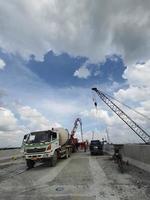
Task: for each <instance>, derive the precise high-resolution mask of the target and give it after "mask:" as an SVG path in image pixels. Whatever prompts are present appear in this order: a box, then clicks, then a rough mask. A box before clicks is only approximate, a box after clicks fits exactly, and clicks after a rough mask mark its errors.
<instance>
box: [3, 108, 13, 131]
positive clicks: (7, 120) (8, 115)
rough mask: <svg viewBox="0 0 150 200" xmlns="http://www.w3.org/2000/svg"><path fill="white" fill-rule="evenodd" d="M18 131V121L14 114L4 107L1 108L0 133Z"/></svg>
mask: <svg viewBox="0 0 150 200" xmlns="http://www.w3.org/2000/svg"><path fill="white" fill-rule="evenodd" d="M15 130H17V119H16V117H15V116H14V114H13V113H12V112H11V111H10V110H8V109H6V108H3V107H0V131H15Z"/></svg>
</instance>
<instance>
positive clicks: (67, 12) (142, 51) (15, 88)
mask: <svg viewBox="0 0 150 200" xmlns="http://www.w3.org/2000/svg"><path fill="white" fill-rule="evenodd" d="M110 4H111V5H110ZM89 5H90V9H87V8H89ZM109 6H110V7H111V10H110V7H109ZM148 7H150V6H149V5H146V3H142V2H140V1H139V2H138V4H137V9H135V5H134V4H133V1H123V2H122V5H120V4H119V2H118V1H116V2H115V3H113V2H111V3H110V2H109V3H108V2H107V1H106V2H104V1H103V0H100V1H95V2H94V3H91V1H84V0H83V1H82V3H77V2H76V1H74V0H72V1H65V2H64V3H62V2H61V1H59V0H58V1H54V0H51V1H48V0H45V1H41V2H39V3H37V2H36V1H35V0H31V2H30V4H29V3H27V2H26V1H22V2H20V1H15V4H12V2H10V1H9V0H6V1H5V2H2V1H0V13H1V14H0V27H1V29H0V30H1V31H0V120H1V121H0V138H1V142H0V146H16V145H20V143H21V140H22V137H23V135H24V134H25V133H26V132H29V131H34V130H43V129H47V128H51V127H53V126H63V127H65V128H68V129H69V131H71V129H72V127H73V123H74V121H75V119H76V118H77V117H80V118H81V119H82V122H83V130H84V137H85V139H86V138H87V139H91V135H92V132H93V131H94V132H95V137H96V138H99V139H101V138H102V137H106V128H108V130H109V134H110V138H111V141H113V142H118V143H121V142H135V141H139V140H138V138H137V137H136V136H135V135H134V134H133V133H132V131H130V129H128V127H126V126H125V125H124V124H123V122H121V120H119V119H118V118H117V117H116V116H115V115H114V114H113V113H112V112H111V111H110V110H109V108H108V107H107V106H106V105H105V104H104V103H102V102H101V100H100V99H98V97H96V95H95V97H96V99H97V102H98V110H95V108H94V105H93V101H92V98H93V94H92V92H91V88H92V87H98V88H99V89H101V90H103V91H104V92H105V93H108V94H109V95H112V96H114V97H115V98H117V99H119V100H120V101H122V102H124V103H126V104H128V105H130V106H132V107H133V108H135V109H136V110H137V111H139V112H141V113H143V114H145V115H149V112H150V108H149V106H150V102H149V98H148V96H149V91H150V90H149V81H150V76H149V70H150V62H149V53H148V52H149V50H150V49H149V45H148V41H149V32H150V30H149V25H148V24H149V19H148V15H149V9H148ZM62 10H63V13H62V12H61V11H62ZM130 11H132V12H130ZM133 11H134V12H133ZM78 12H80V16H79V15H77V14H76V13H78ZM60 13H62V14H61V15H60ZM128 13H130V15H129V14H128ZM141 16H142V17H141ZM6 19H7V20H6ZM25 19H26V20H25ZM104 19H105V20H104ZM141 29H142V30H144V31H143V32H142V35H141ZM141 44H142V45H141ZM131 47H132V48H131ZM138 63H141V64H138ZM119 106H120V107H121V108H123V107H122V105H119ZM123 109H125V110H126V112H128V114H129V115H130V116H132V117H133V118H134V119H135V120H136V121H137V122H138V123H139V124H140V125H141V126H143V127H144V128H145V129H146V130H148V129H149V122H148V121H147V120H146V119H144V120H143V118H141V116H137V115H136V114H135V113H132V112H131V111H130V110H127V109H126V108H123ZM120 127H122V128H121V129H122V130H124V131H122V132H120ZM77 136H78V137H80V133H78V132H77Z"/></svg>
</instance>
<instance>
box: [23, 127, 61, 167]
mask: <svg viewBox="0 0 150 200" xmlns="http://www.w3.org/2000/svg"><path fill="white" fill-rule="evenodd" d="M59 147H60V145H59V134H57V133H56V132H54V131H52V130H46V131H36V132H31V133H30V134H29V135H28V138H27V140H26V141H25V143H24V156H25V159H26V162H27V166H28V168H32V167H33V166H34V164H35V162H36V161H46V160H48V159H50V158H51V157H53V155H54V152H55V151H56V150H57V149H58V148H59Z"/></svg>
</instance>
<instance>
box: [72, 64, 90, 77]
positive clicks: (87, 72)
mask: <svg viewBox="0 0 150 200" xmlns="http://www.w3.org/2000/svg"><path fill="white" fill-rule="evenodd" d="M90 75H91V73H90V70H89V69H88V68H87V67H86V66H82V67H80V68H79V69H78V70H76V71H75V72H74V76H77V77H78V78H84V79H87V78H88V77H89V76H90Z"/></svg>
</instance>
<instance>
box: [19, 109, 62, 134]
mask: <svg viewBox="0 0 150 200" xmlns="http://www.w3.org/2000/svg"><path fill="white" fill-rule="evenodd" d="M18 112H19V114H20V118H21V119H22V120H23V121H25V122H27V127H28V129H29V130H30V131H36V130H46V129H51V128H52V127H61V125H60V124H59V123H58V122H53V123H50V121H49V120H48V119H47V118H46V117H44V116H43V115H42V114H41V113H40V112H39V111H37V110H36V109H33V108H31V107H30V106H22V107H19V108H18Z"/></svg>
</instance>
